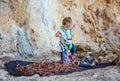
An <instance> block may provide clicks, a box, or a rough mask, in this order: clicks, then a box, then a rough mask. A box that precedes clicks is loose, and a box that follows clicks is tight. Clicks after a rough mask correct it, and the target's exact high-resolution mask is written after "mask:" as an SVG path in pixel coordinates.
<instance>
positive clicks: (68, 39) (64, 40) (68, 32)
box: [55, 17, 76, 64]
mask: <svg viewBox="0 0 120 81" xmlns="http://www.w3.org/2000/svg"><path fill="white" fill-rule="evenodd" d="M62 24H63V25H62V26H61V27H60V30H59V31H58V32H57V33H56V34H55V36H56V37H59V38H60V47H61V50H62V51H61V62H63V63H66V64H69V61H68V60H67V50H70V52H71V55H70V56H69V59H70V60H71V61H74V59H75V54H76V47H75V45H74V44H73V43H72V37H73V34H72V28H74V27H75V25H72V19H71V18H70V17H65V18H64V19H63V21H62Z"/></svg>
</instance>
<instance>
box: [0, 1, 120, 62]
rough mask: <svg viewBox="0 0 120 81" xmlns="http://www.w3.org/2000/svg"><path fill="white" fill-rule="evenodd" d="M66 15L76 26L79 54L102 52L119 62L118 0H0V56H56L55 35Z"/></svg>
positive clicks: (75, 32)
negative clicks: (13, 54) (5, 54)
mask: <svg viewBox="0 0 120 81" xmlns="http://www.w3.org/2000/svg"><path fill="white" fill-rule="evenodd" d="M66 16H70V17H72V19H73V23H75V24H76V28H75V29H74V30H73V31H74V40H73V41H74V43H75V44H76V45H77V50H78V55H81V53H82V52H84V51H87V52H89V51H90V52H94V53H98V55H99V52H101V51H102V52H105V53H104V54H103V56H104V55H106V54H107V55H108V54H112V55H114V54H115V55H117V56H119V57H118V58H115V59H114V60H116V61H117V63H118V61H119V63H120V0H0V54H3V53H9V52H10V53H18V54H22V55H23V56H26V55H33V56H35V57H39V56H41V55H43V54H53V53H57V52H58V51H59V46H58V45H59V41H58V40H59V39H58V38H56V37H55V35H54V34H55V32H57V31H58V30H59V28H60V26H61V21H62V19H63V18H64V17H66ZM107 51H108V52H107ZM94 56H95V55H94ZM104 58H105V57H104Z"/></svg>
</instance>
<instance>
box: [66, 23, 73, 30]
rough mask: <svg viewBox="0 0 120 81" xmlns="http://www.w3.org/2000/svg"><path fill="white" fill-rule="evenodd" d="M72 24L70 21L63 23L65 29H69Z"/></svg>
mask: <svg viewBox="0 0 120 81" xmlns="http://www.w3.org/2000/svg"><path fill="white" fill-rule="evenodd" d="M71 26H72V23H66V25H64V27H65V29H66V30H69V29H70V28H71Z"/></svg>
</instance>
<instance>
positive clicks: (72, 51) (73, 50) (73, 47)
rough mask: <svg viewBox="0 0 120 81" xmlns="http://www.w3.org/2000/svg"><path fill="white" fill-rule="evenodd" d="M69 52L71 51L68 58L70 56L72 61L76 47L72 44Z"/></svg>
mask: <svg viewBox="0 0 120 81" xmlns="http://www.w3.org/2000/svg"><path fill="white" fill-rule="evenodd" d="M70 52H71V55H70V56H69V58H70V60H71V61H74V59H75V54H76V47H75V45H74V44H72V49H71V50H70Z"/></svg>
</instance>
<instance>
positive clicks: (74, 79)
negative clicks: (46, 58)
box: [0, 66, 120, 81]
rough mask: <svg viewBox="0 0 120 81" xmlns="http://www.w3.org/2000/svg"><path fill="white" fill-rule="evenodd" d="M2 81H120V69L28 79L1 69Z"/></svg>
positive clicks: (104, 69)
mask: <svg viewBox="0 0 120 81" xmlns="http://www.w3.org/2000/svg"><path fill="white" fill-rule="evenodd" d="M0 81H120V67H118V66H109V67H106V68H100V69H94V70H87V71H83V72H74V73H71V74H67V75H54V76H46V77H40V76H39V75H38V74H35V75H33V76H27V77H26V76H20V77H15V76H12V75H10V74H9V73H8V72H7V71H5V70H4V69H0Z"/></svg>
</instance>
